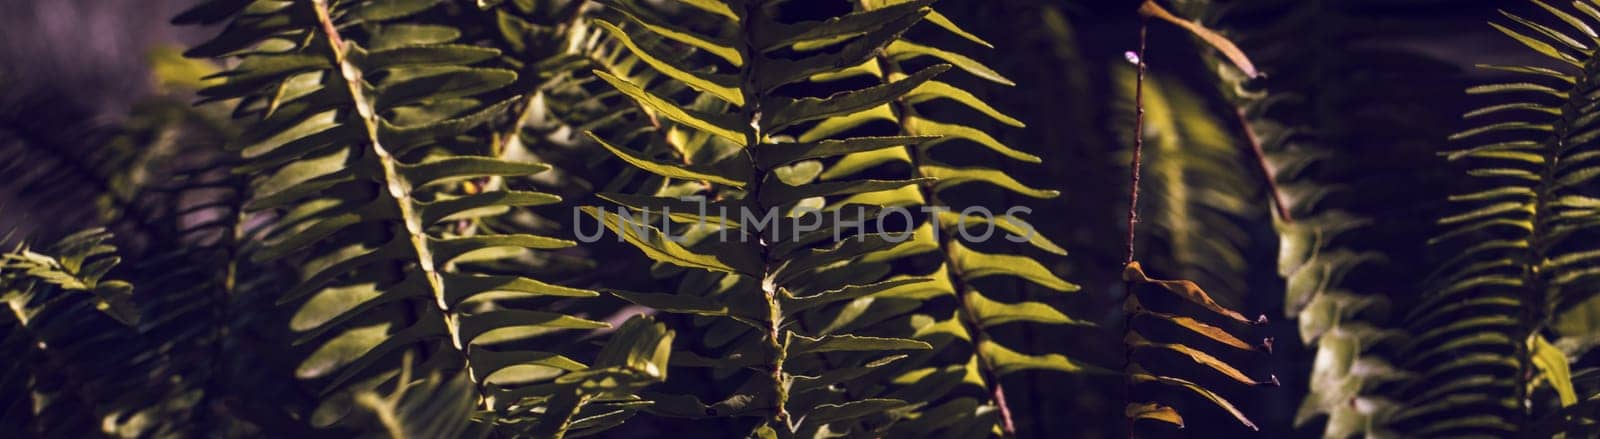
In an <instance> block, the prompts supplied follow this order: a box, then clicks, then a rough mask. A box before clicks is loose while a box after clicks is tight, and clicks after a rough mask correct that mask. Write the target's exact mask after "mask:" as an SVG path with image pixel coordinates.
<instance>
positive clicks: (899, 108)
mask: <svg viewBox="0 0 1600 439" xmlns="http://www.w3.org/2000/svg"><path fill="white" fill-rule="evenodd" d="M861 6H862V8H867V7H868V3H867V2H866V1H865V0H863V1H862V2H861ZM874 59H875V60H876V61H877V62H878V67H879V68H880V70H882V71H883V75H884V78H883V79H884V82H885V83H887V82H888V81H889V79H890V76H892V75H895V74H900V73H902V71H901V69H900V66H899V65H898V64H895V63H894V61H893V60H891V59H889V58H888V56H886V55H884V54H882V53H880V54H878V56H876V57H875V58H874ZM889 107H890V111H891V112H893V113H894V116H895V120H896V123H897V125H899V128H900V132H899V134H901V135H910V136H915V135H917V133H915V132H913V130H911V129H909V128H908V127H910V126H912V124H911V119H912V118H913V117H915V116H916V115H917V112H916V109H915V108H913V107H912V105H911V103H909V102H907V101H906V100H905V98H904V97H901V98H900V99H896V100H895V101H894V103H893V104H891V105H890V106H889ZM909 149H910V150H911V154H910V155H911V169H912V172H914V173H915V174H916V175H914V177H917V178H921V177H927V175H923V172H922V164H923V163H924V162H926V161H927V152H926V151H924V150H923V149H922V148H919V147H916V146H911V147H909ZM917 189H918V190H919V191H920V192H921V194H922V197H923V199H924V200H926V201H927V203H928V205H930V206H935V207H948V205H947V204H945V203H944V202H943V201H941V200H940V199H939V194H938V193H937V192H936V191H935V190H934V187H933V184H932V183H925V184H920V185H918V186H917ZM931 220H932V221H935V227H937V221H938V219H937V218H933V219H931ZM935 235H936V236H937V239H938V241H939V242H938V244H939V248H941V249H945V250H946V251H944V252H941V256H943V259H944V260H943V263H944V266H945V267H947V268H948V269H949V275H948V276H949V280H950V284H951V286H953V287H954V289H955V291H956V294H957V295H958V296H964V295H967V294H976V293H975V292H974V290H972V289H971V288H970V287H968V285H967V282H966V280H965V276H964V275H963V274H962V273H961V268H960V265H958V264H956V258H955V254H954V253H953V247H951V246H950V240H952V239H955V238H954V236H951V235H954V234H953V233H952V234H941V233H935ZM958 299H959V300H958V302H959V303H960V306H959V307H958V308H957V309H958V311H959V312H960V321H961V324H962V325H963V326H965V327H966V330H967V331H968V332H971V333H972V337H973V338H972V355H973V356H974V357H977V363H978V367H979V368H980V369H981V371H982V375H984V376H983V381H984V385H985V386H987V389H985V390H986V391H988V392H989V399H990V400H991V401H993V402H994V405H995V408H996V409H997V410H998V411H999V414H1000V429H1001V432H1002V433H1003V435H1004V436H1006V437H1014V436H1016V434H1017V427H1016V422H1015V421H1013V419H1012V416H1011V406H1010V405H1009V404H1007V402H1006V391H1005V386H1003V385H1002V384H1001V383H1000V376H999V374H997V373H995V371H994V367H993V366H992V365H991V364H990V362H989V359H988V358H986V357H985V356H984V355H983V351H982V350H981V349H979V347H980V346H983V345H984V344H985V343H987V342H989V340H990V337H989V334H988V331H985V330H984V329H983V326H982V325H980V324H979V323H978V322H977V321H976V319H975V318H973V312H972V310H971V309H970V307H969V306H968V304H969V303H972V302H971V301H968V300H966V298H965V297H958Z"/></svg>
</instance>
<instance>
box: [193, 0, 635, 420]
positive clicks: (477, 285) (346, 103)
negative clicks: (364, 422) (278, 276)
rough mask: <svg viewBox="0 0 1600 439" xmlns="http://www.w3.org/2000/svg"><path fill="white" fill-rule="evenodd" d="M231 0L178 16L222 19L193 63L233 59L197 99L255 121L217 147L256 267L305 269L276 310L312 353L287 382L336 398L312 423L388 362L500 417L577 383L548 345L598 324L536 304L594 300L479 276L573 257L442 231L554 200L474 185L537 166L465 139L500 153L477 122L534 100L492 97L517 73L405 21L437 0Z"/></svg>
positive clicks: (368, 383)
mask: <svg viewBox="0 0 1600 439" xmlns="http://www.w3.org/2000/svg"><path fill="white" fill-rule="evenodd" d="M236 3H237V2H230V1H214V2H210V3H207V4H203V5H201V6H199V7H197V9H195V10H194V12H192V13H191V14H187V15H185V16H184V17H180V21H184V20H186V19H191V18H193V19H196V20H200V19H199V18H196V17H201V16H204V17H214V16H216V14H223V12H222V11H228V13H229V14H231V20H230V21H229V24H228V25H227V26H226V28H225V29H224V30H223V31H222V34H221V35H219V36H218V37H217V38H214V39H212V40H211V41H209V42H207V43H204V44H201V45H200V46H197V47H196V48H194V49H193V50H191V51H190V55H192V56H206V57H230V56H237V57H239V58H241V60H240V61H239V63H238V64H237V66H235V67H234V68H233V69H231V70H229V71H227V72H224V73H222V74H221V75H220V76H221V77H222V78H223V82H222V84H219V85H216V86H213V87H210V88H207V89H205V90H202V91H201V94H202V95H203V96H206V97H208V98H210V99H239V104H238V106H237V110H236V114H237V115H239V116H240V117H242V118H249V119H255V120H254V121H253V122H252V123H249V124H248V128H247V129H245V131H244V133H243V134H242V135H241V136H240V138H239V139H237V140H236V141H235V142H234V144H233V145H232V147H233V148H235V149H236V150H238V151H239V152H240V153H241V154H242V155H243V157H244V159H245V163H243V164H242V165H241V166H239V167H238V169H237V172H241V173H246V174H249V175H252V176H254V177H256V182H255V184H254V187H253V191H254V193H255V194H256V196H255V197H254V199H253V200H252V202H251V204H250V206H249V207H250V209H251V210H253V211H267V210H272V211H277V212H281V216H280V217H279V218H278V219H277V220H276V222H275V225H274V230H273V232H272V233H271V234H270V235H268V237H267V242H266V243H265V246H264V248H262V249H261V251H259V252H257V253H254V254H253V257H254V258H255V259H256V260H259V261H272V260H278V259H281V258H296V259H297V260H301V261H304V264H305V265H304V266H305V267H306V270H305V272H304V273H303V274H302V278H303V279H304V280H303V281H302V282H300V283H299V284H298V285H296V286H295V287H293V288H290V289H289V290H288V291H286V292H285V293H284V295H283V296H282V297H281V298H280V303H296V304H298V305H297V306H298V308H299V311H298V313H297V315H296V316H295V319H294V320H293V321H292V322H291V326H292V327H293V328H294V329H296V330H297V331H299V332H301V333H302V334H301V338H300V341H301V342H305V343H316V344H317V345H319V347H318V348H317V349H316V350H315V351H314V352H313V353H311V354H310V356H309V357H307V358H306V359H305V360H304V362H302V363H301V365H300V367H299V369H298V372H297V373H298V375H299V376H300V377H301V378H303V379H308V380H315V381H316V382H317V385H319V386H320V387H322V389H323V391H322V393H323V394H325V395H331V396H334V398H333V399H330V400H329V402H328V403H326V404H325V405H324V408H323V409H320V411H319V413H318V416H316V417H314V418H313V423H315V424H317V425H329V424H332V423H334V422H337V421H338V420H339V419H340V418H341V417H342V416H340V415H339V414H338V411H337V410H338V409H337V408H336V407H338V405H339V404H345V403H343V402H340V401H348V399H341V397H339V395H348V394H350V393H352V392H361V391H364V390H367V389H372V388H373V387H374V386H377V385H381V384H382V383H385V382H389V381H392V380H393V378H394V376H395V374H396V373H397V371H398V364H396V363H395V360H396V358H397V357H399V356H400V355H401V354H402V353H405V352H420V353H421V355H425V356H426V358H427V359H428V361H425V362H424V363H423V366H419V368H420V370H421V371H422V372H426V373H434V372H453V371H455V370H462V371H464V372H465V373H466V375H467V376H468V378H469V379H470V381H471V383H472V387H473V388H474V389H475V392H476V394H477V396H478V400H479V401H481V403H482V404H483V405H484V407H483V408H484V409H487V410H489V411H491V412H493V413H495V414H496V415H501V416H507V417H508V418H507V420H508V421H515V420H516V419H515V417H517V416H519V415H517V414H516V413H525V412H528V411H530V410H532V407H539V406H543V405H544V404H549V403H551V402H552V401H554V400H552V399H551V398H553V395H555V394H557V393H560V392H564V391H567V390H566V389H572V388H574V386H578V384H577V383H562V382H561V380H562V377H564V376H568V375H571V374H573V373H579V372H584V371H587V370H589V367H588V366H586V365H584V364H583V363H580V362H578V361H575V360H573V359H571V358H569V357H567V356H566V355H564V354H566V353H568V352H578V349H577V348H576V347H575V346H573V345H572V342H571V341H570V340H569V341H566V342H562V341H560V340H559V339H558V338H556V337H552V335H553V334H554V333H558V332H561V331H564V330H571V329H596V328H605V327H607V326H609V325H607V324H606V323H604V322H600V321H595V320H590V319H586V318H582V317H578V316H573V315H567V314H563V313H557V312H549V311H544V310H542V309H543V308H546V307H549V306H550V305H551V304H552V303H553V302H555V301H558V300H567V299H568V298H583V297H593V296H596V295H597V293H595V292H593V291H590V290H585V289H580V288H572V287H566V286H560V285H556V284H552V283H546V282H542V281H539V280H535V279H532V278H528V277H524V276H521V275H517V274H509V273H502V272H498V271H496V270H492V269H488V268H486V266H485V265H484V264H482V262H487V261H494V260H497V259H508V258H512V257H516V256H517V255H520V254H523V253H524V252H526V251H527V250H540V251H552V250H558V249H562V248H567V247H570V246H571V245H572V244H573V243H572V242H570V241H566V240H562V239H556V238H550V237H545V236H540V235H533V234H520V233H495V232H494V231H492V230H487V229H479V228H476V227H468V228H464V227H461V223H460V222H459V221H466V220H472V219H474V218H481V217H485V216H492V215H496V214H498V213H500V212H505V211H506V210H507V209H510V208H516V207H525V206H536V205H545V204H550V203H554V202H558V201H559V200H560V198H559V197H556V196H553V195H548V194H543V193H538V192H530V191H519V190H511V189H507V188H505V187H504V186H497V185H484V184H481V183H482V181H483V180H481V179H485V178H494V177H507V176H521V175H531V174H536V173H539V172H541V171H544V170H546V169H547V168H548V167H547V166H545V165H541V164H536V163H530V162H523V161H517V160H513V159H509V158H505V157H502V156H500V155H499V154H497V152H498V151H497V150H496V149H494V148H487V147H485V146H486V145H484V144H480V143H475V141H474V140H472V139H481V138H494V139H503V138H504V137H498V136H496V135H495V134H498V133H501V132H502V131H499V130H495V129H492V128H491V127H490V124H491V123H493V122H495V121H497V120H500V119H499V118H500V117H502V115H503V114H505V113H506V110H507V109H508V108H510V107H511V106H512V104H514V103H518V102H527V101H528V99H531V98H526V99H525V98H517V97H512V98H507V97H505V96H506V95H507V94H513V93H514V92H512V91H511V90H509V89H508V87H511V86H513V85H514V84H517V83H518V77H519V75H518V74H517V73H516V72H515V71H511V70H506V69H502V68H496V67H492V64H493V62H494V61H496V60H498V59H499V58H498V57H499V56H500V54H501V53H500V52H499V51H498V50H495V49H492V48H485V47H479V46H473V45H467V44H456V43H453V41H454V40H455V39H456V38H458V37H459V36H460V35H461V32H452V31H450V30H449V29H441V28H439V27H437V26H435V27H426V26H422V27H419V26H417V25H413V24H412V23H411V22H409V21H408V20H410V19H411V18H412V17H417V16H419V15H418V14H423V13H425V12H427V11H430V10H436V8H442V7H443V6H441V5H440V2H438V1H421V2H417V1H359V2H338V3H335V4H330V3H329V2H327V1H321V0H318V1H311V2H294V3H292V4H277V3H260V2H258V3H254V4H251V5H248V6H244V7H242V8H240V7H236V6H237V4H236ZM486 14H487V13H486ZM202 21H204V20H202ZM521 116H523V115H522V114H519V115H518V117H521ZM485 132H488V133H490V136H487V137H479V136H482V135H483V133H485ZM530 340H538V343H537V344H529V341H530ZM533 346H538V347H533ZM579 388H580V390H581V386H579ZM329 404H331V405H329ZM540 424H541V425H547V426H548V425H554V426H557V427H559V426H565V425H567V420H566V419H561V418H560V417H559V416H556V417H549V416H547V417H544V418H541V419H540ZM540 428H548V427H540ZM554 431H556V432H559V431H561V430H560V429H559V428H558V429H557V430H554ZM558 434H559V433H558Z"/></svg>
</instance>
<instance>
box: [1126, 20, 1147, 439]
mask: <svg viewBox="0 0 1600 439" xmlns="http://www.w3.org/2000/svg"><path fill="white" fill-rule="evenodd" d="M1149 24H1150V18H1149V17H1148V16H1146V15H1144V14H1140V15H1139V51H1138V52H1137V58H1138V59H1137V60H1135V64H1136V65H1137V67H1136V71H1135V73H1134V75H1135V76H1134V85H1133V111H1134V119H1133V157H1132V158H1130V159H1129V163H1128V169H1129V172H1128V236H1127V248H1126V252H1125V253H1124V254H1123V258H1122V265H1123V269H1127V267H1128V266H1130V265H1132V264H1133V256H1134V237H1135V236H1136V234H1135V231H1137V230H1138V224H1139V173H1140V172H1141V171H1142V169H1141V167H1142V166H1143V161H1144V157H1143V154H1144V70H1145V63H1144V58H1145V39H1146V38H1145V36H1146V34H1148V33H1149V32H1148V31H1149V27H1150V26H1149ZM1133 285H1134V283H1133V282H1132V281H1129V282H1126V283H1124V284H1123V294H1124V296H1123V304H1124V305H1123V310H1122V311H1123V318H1122V333H1123V340H1124V341H1123V346H1122V372H1123V373H1124V374H1126V375H1128V376H1127V377H1126V378H1124V381H1123V404H1124V405H1125V406H1126V404H1130V403H1132V402H1133V385H1134V383H1133V379H1132V375H1131V374H1130V373H1129V370H1128V369H1129V367H1131V366H1133V350H1134V347H1133V345H1132V344H1130V343H1128V342H1127V341H1126V340H1127V339H1128V336H1129V335H1130V334H1132V332H1133V316H1134V314H1135V313H1134V311H1135V309H1130V308H1137V307H1138V299H1137V298H1136V297H1135V296H1134V294H1133ZM1123 418H1124V419H1125V420H1126V422H1127V424H1126V425H1127V428H1128V437H1129V438H1132V437H1133V426H1134V419H1133V418H1132V417H1129V416H1126V415H1124V416H1123Z"/></svg>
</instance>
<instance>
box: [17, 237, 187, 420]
mask: <svg viewBox="0 0 1600 439" xmlns="http://www.w3.org/2000/svg"><path fill="white" fill-rule="evenodd" d="M109 239H110V234H108V233H105V232H104V231H103V230H88V231H84V232H80V233H78V234H74V235H71V236H68V237H66V238H63V239H61V240H60V241H59V242H58V243H56V244H54V245H51V246H49V247H48V248H46V249H45V250H43V251H42V252H40V251H34V250H33V249H31V248H29V247H22V248H19V249H17V250H15V251H13V252H10V253H6V254H5V255H3V256H0V258H3V259H0V294H3V296H0V298H3V299H4V301H5V303H6V306H7V309H6V312H5V314H4V317H3V321H4V323H5V328H4V329H5V333H4V339H3V341H0V349H3V350H4V351H3V354H0V355H3V356H5V358H7V361H6V369H5V370H4V371H3V374H0V389H4V392H3V394H4V395H6V396H5V399H4V403H3V404H0V406H3V407H5V411H4V412H0V432H4V433H5V434H6V435H7V436H14V437H28V436H74V437H93V436H110V435H116V436H128V437H133V436H139V435H154V436H167V435H174V434H178V433H179V431H180V430H176V429H177V428H181V424H177V423H167V422H166V419H165V418H166V417H167V416H169V414H170V412H171V411H174V410H178V409H181V406H180V407H174V406H176V405H179V404H182V401H181V399H180V397H181V396H182V392H181V390H183V388H182V386H181V383H179V382H169V380H168V379H167V378H169V377H171V371H168V370H166V369H165V368H166V367H168V366H169V365H168V364H166V362H165V361H164V360H165V358H163V357H162V356H161V355H158V354H152V353H151V352H149V351H148V350H149V349H151V348H152V346H151V345H149V344H147V343H142V342H140V340H139V339H138V338H137V333H136V332H135V330H134V329H133V328H131V327H130V326H132V325H137V324H139V317H140V312H139V309H138V307H137V306H135V305H134V303H133V299H132V293H133V286H132V285H130V284H129V283H127V282H125V281H121V280H113V279H107V278H106V277H105V276H106V274H107V273H108V272H110V271H111V269H112V268H114V267H115V266H116V265H117V263H118V262H120V260H121V259H120V258H119V257H117V255H116V254H115V252H116V248H115V247H113V246H111V245H109V244H108V243H107V241H108V240H109Z"/></svg>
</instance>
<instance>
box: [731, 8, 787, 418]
mask: <svg viewBox="0 0 1600 439" xmlns="http://www.w3.org/2000/svg"><path fill="white" fill-rule="evenodd" d="M744 6H745V10H744V11H743V14H742V16H741V18H740V20H739V33H740V38H739V40H740V42H739V52H740V54H741V55H742V56H743V57H744V59H745V60H746V63H745V65H744V67H743V68H741V69H740V74H739V89H740V93H742V94H743V95H744V102H745V106H744V108H743V109H742V114H741V115H742V116H743V118H744V120H747V121H749V123H748V124H747V125H746V127H745V128H746V129H745V130H744V140H745V145H744V153H745V155H746V156H747V158H749V159H750V163H752V166H753V164H754V163H759V162H758V161H757V160H756V157H755V152H754V149H755V148H756V147H758V146H759V145H761V142H762V137H763V136H764V134H763V133H762V131H761V90H760V88H759V87H757V86H756V85H755V78H754V75H755V68H754V67H753V64H754V63H756V62H758V61H757V60H759V59H760V57H761V52H760V51H759V50H758V49H757V48H755V47H754V46H753V45H752V44H751V41H753V40H754V38H753V37H752V35H754V34H755V29H752V25H753V23H754V22H755V21H756V20H755V19H754V17H755V16H756V15H757V14H761V13H762V11H761V6H760V5H759V4H756V3H755V2H750V3H746V4H745V5H744ZM753 169H754V170H755V172H753V173H751V177H750V182H749V183H748V184H747V185H746V191H747V192H746V195H745V199H747V200H750V201H751V203H750V204H751V205H752V206H755V208H756V210H757V211H761V212H764V211H765V210H766V208H767V206H763V205H762V204H761V187H762V183H763V182H765V181H766V178H765V177H766V173H765V171H763V170H761V169H760V168H759V167H755V168H753ZM773 207H774V208H775V207H776V206H773ZM755 233H756V243H757V245H758V246H760V248H761V249H760V250H761V278H760V279H759V281H760V282H761V293H762V296H763V299H765V301H766V306H767V334H766V336H767V347H768V348H769V349H771V351H772V353H771V355H772V363H771V364H770V365H769V366H771V374H772V376H771V378H772V387H773V389H772V390H773V401H772V409H773V414H772V419H771V420H770V422H771V423H775V424H777V425H776V426H773V427H774V428H773V430H775V432H776V433H777V434H778V435H779V436H780V437H789V436H791V435H792V434H791V431H790V430H791V429H790V418H789V411H788V409H787V408H786V405H787V404H788V402H789V389H788V387H787V386H785V385H784V381H785V380H784V377H783V375H784V372H783V363H784V361H785V360H787V359H788V352H787V351H788V349H786V345H787V344H788V343H787V339H780V337H781V336H783V335H785V334H786V332H785V331H783V330H782V329H781V328H780V327H781V326H782V324H783V309H782V306H781V304H779V303H778V286H777V285H776V284H775V281H774V279H775V278H774V274H775V273H774V270H773V266H772V257H771V251H772V249H771V245H770V244H769V243H768V242H767V238H766V236H765V235H766V231H765V230H757V231H755ZM774 236H776V234H774ZM769 426H770V424H769Z"/></svg>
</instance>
